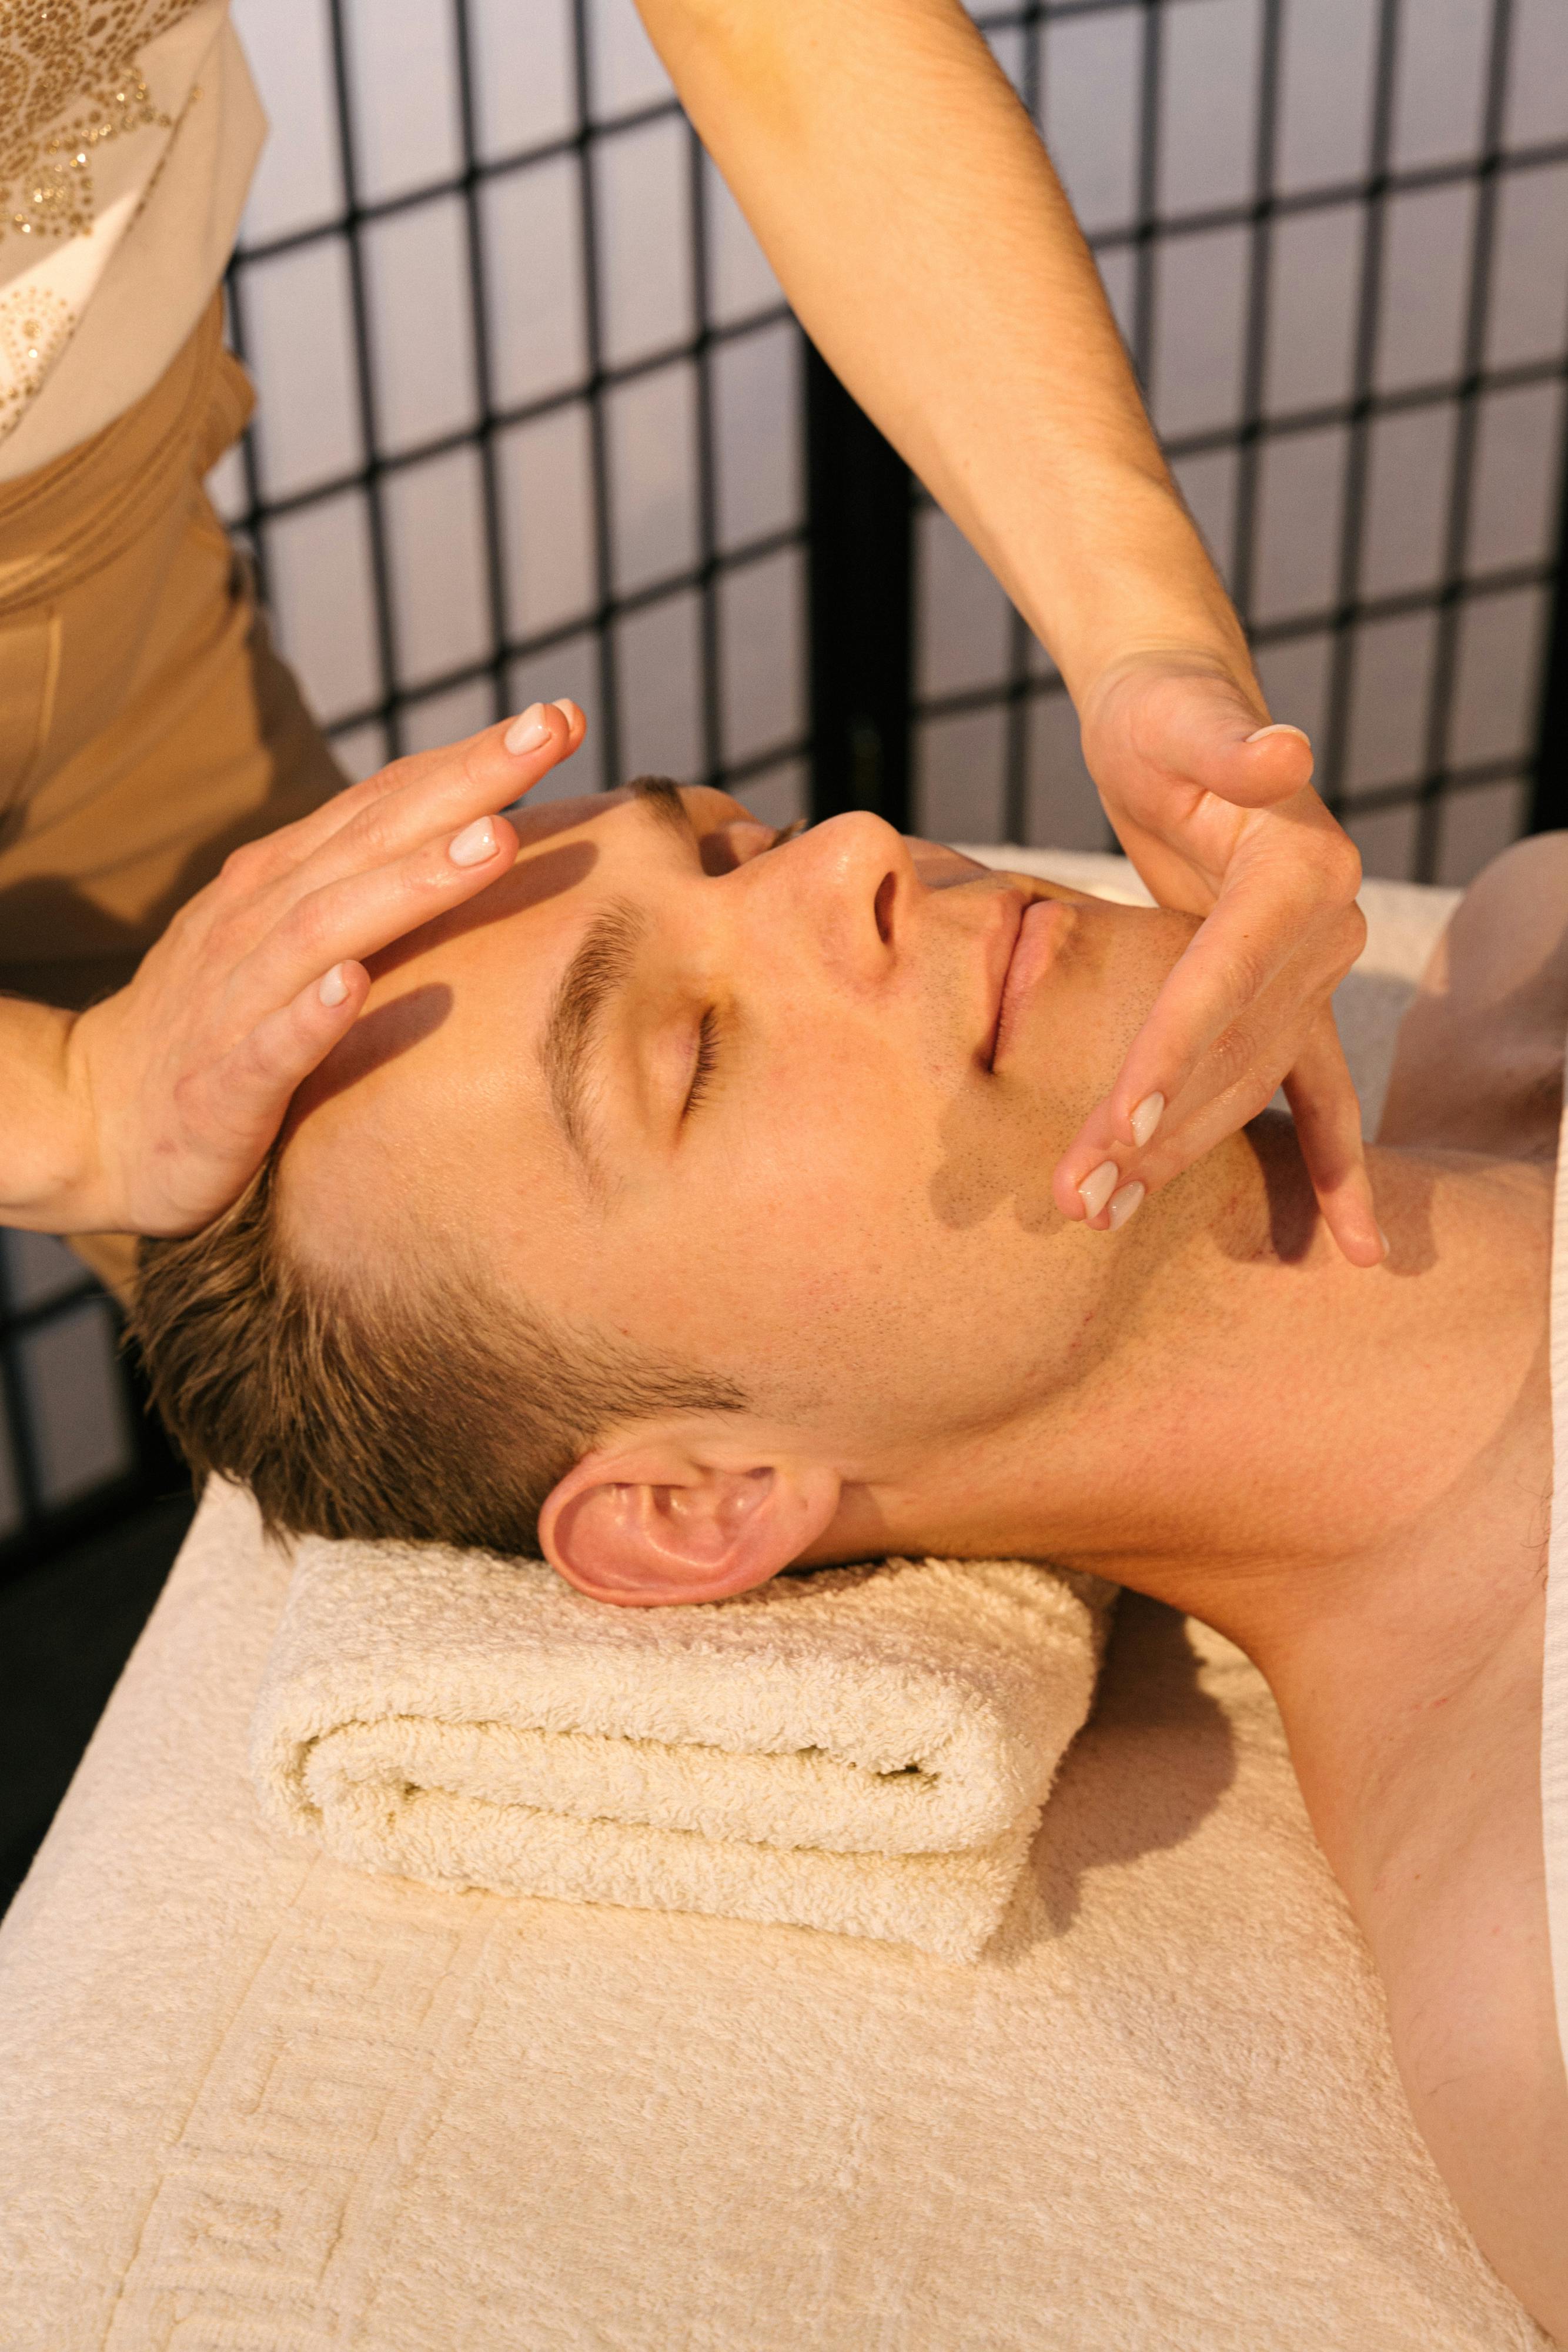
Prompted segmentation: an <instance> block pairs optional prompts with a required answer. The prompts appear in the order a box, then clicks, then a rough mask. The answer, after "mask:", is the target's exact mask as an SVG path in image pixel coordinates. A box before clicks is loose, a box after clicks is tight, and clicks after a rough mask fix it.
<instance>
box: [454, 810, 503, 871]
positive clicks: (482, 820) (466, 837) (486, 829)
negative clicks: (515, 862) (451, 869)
mask: <svg viewBox="0 0 1568 2352" xmlns="http://www.w3.org/2000/svg"><path fill="white" fill-rule="evenodd" d="M446 855H447V856H448V857H450V858H451V860H452V863H453V864H454V866H483V865H484V863H485V860H486V857H494V856H495V855H496V828H495V826H494V825H493V824H491V822H490V820H489V818H488V817H487V816H481V817H476V818H475V820H474V823H473V824H465V826H464V828H463V830H462V832H461V833H460V834H458V835H457V836H456V838H455V840H454V841H450V842H448V844H447V845H446Z"/></svg>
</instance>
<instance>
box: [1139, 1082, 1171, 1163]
mask: <svg viewBox="0 0 1568 2352" xmlns="http://www.w3.org/2000/svg"><path fill="white" fill-rule="evenodd" d="M1165 1108H1166V1098H1165V1097H1164V1095H1145V1097H1144V1099H1143V1101H1142V1102H1141V1103H1140V1104H1139V1105H1138V1108H1137V1109H1136V1110H1135V1111H1134V1113H1133V1140H1134V1143H1135V1144H1136V1145H1137V1147H1138V1149H1139V1150H1140V1151H1141V1150H1143V1148H1144V1146H1145V1143H1147V1141H1148V1139H1149V1138H1150V1136H1151V1135H1153V1133H1154V1131H1155V1128H1156V1127H1158V1125H1159V1123H1160V1120H1161V1118H1163V1117H1164V1116H1165Z"/></svg>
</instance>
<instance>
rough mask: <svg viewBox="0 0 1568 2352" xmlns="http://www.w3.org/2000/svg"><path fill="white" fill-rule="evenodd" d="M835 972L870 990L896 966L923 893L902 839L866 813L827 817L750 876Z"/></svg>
mask: <svg viewBox="0 0 1568 2352" xmlns="http://www.w3.org/2000/svg"><path fill="white" fill-rule="evenodd" d="M751 874H752V877H753V878H754V880H755V882H756V883H757V884H758V885H759V886H761V887H764V888H765V889H766V890H767V891H768V895H769V896H770V897H772V898H774V900H775V905H776V908H777V909H778V911H779V912H780V913H787V915H788V916H789V919H790V920H791V923H792V924H800V926H802V927H803V928H804V929H805V930H806V932H807V933H808V934H809V935H810V937H811V938H812V940H813V941H814V944H815V945H816V947H817V948H818V950H819V951H820V953H821V956H822V959H823V961H824V962H826V963H827V964H828V965H829V966H830V968H831V969H832V970H833V971H838V972H839V973H841V975H842V977H843V978H845V979H846V980H849V981H852V982H855V983H858V984H861V985H865V986H872V985H874V984H875V982H877V981H879V980H881V979H883V978H884V977H885V976H886V975H887V974H888V972H889V971H892V970H893V968H894V965H895V964H896V962H897V961H898V958H899V956H900V953H901V951H902V949H903V946H904V929H905V926H906V924H907V921H908V917H909V910H910V903H911V900H912V899H913V898H914V897H915V894H916V893H917V892H918V891H919V890H920V888H921V885H920V883H919V882H918V881H917V880H916V878H915V867H914V864H913V861H912V860H911V857H910V855H909V847H908V845H907V843H906V842H905V841H904V837H903V835H901V834H898V833H895V832H894V829H893V827H892V825H890V824H884V823H883V819H882V818H881V817H879V816H873V815H872V814H870V813H869V812H868V811H866V810H864V809H852V810H850V811H847V812H846V813H845V814H844V815H842V816H832V817H827V818H825V819H824V820H823V822H822V823H821V824H817V825H813V826H812V828H811V830H810V833H805V834H802V835H801V836H800V839H799V840H798V841H792V842H789V843H788V844H787V845H785V846H784V847H782V848H780V849H778V850H775V851H773V852H771V853H770V854H769V855H768V856H766V857H764V858H762V859H760V860H759V861H758V864H757V865H756V866H754V867H753V868H752V869H751Z"/></svg>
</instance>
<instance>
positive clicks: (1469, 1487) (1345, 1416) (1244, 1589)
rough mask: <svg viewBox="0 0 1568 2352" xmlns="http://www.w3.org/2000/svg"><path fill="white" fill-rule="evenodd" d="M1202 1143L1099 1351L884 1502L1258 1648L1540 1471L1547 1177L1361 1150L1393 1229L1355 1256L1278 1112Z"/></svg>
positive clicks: (1342, 1603) (1324, 1612)
mask: <svg viewBox="0 0 1568 2352" xmlns="http://www.w3.org/2000/svg"><path fill="white" fill-rule="evenodd" d="M1216 1157H1217V1160H1218V1161H1219V1164H1218V1166H1217V1167H1216V1168H1214V1169H1213V1170H1212V1171H1210V1176H1209V1180H1208V1181H1209V1185H1210V1188H1211V1189H1210V1190H1209V1192H1207V1196H1206V1200H1205V1208H1204V1214H1203V1216H1202V1218H1201V1219H1200V1220H1191V1219H1189V1220H1188V1221H1187V1223H1186V1225H1185V1226H1184V1224H1183V1222H1182V1220H1181V1218H1180V1216H1179V1214H1173V1216H1172V1219H1171V1223H1170V1225H1169V1227H1167V1229H1166V1231H1165V1232H1164V1233H1163V1234H1162V1233H1160V1232H1158V1231H1156V1230H1155V1229H1153V1228H1152V1229H1151V1233H1150V1236H1149V1243H1150V1245H1149V1248H1148V1250H1147V1253H1146V1255H1145V1257H1144V1258H1142V1259H1134V1260H1132V1261H1130V1271H1131V1273H1132V1275H1133V1276H1134V1281H1133V1284H1132V1286H1131V1293H1130V1296H1131V1299H1132V1305H1131V1307H1130V1311H1128V1312H1126V1314H1125V1316H1124V1327H1123V1337H1122V1339H1121V1341H1120V1344H1119V1345H1117V1346H1116V1347H1115V1348H1114V1349H1113V1350H1112V1351H1111V1352H1110V1353H1108V1355H1107V1356H1106V1358H1105V1360H1104V1361H1103V1363H1102V1364H1101V1365H1100V1366H1099V1368H1098V1369H1097V1370H1096V1371H1095V1372H1094V1373H1093V1374H1092V1375H1091V1376H1090V1378H1089V1379H1087V1380H1086V1381H1084V1382H1083V1384H1082V1386H1081V1387H1080V1388H1078V1389H1076V1390H1075V1391H1073V1392H1072V1393H1071V1395H1068V1396H1065V1397H1060V1398H1046V1399H1043V1400H1030V1401H1027V1402H1025V1403H1024V1404H1023V1405H1022V1406H1021V1407H1020V1410H1019V1412H1018V1414H1017V1415H1016V1416H1015V1417H1014V1418H1013V1419H1012V1420H1010V1421H1009V1423H1008V1424H1007V1425H1006V1426H1005V1427H1002V1428H999V1429H997V1430H994V1431H991V1432H989V1433H987V1434H986V1436H985V1437H983V1438H982V1439H980V1440H977V1441H976V1442H974V1443H972V1444H968V1445H967V1446H966V1447H965V1448H964V1449H963V1450H962V1451H961V1452H956V1453H955V1454H953V1455H952V1456H950V1457H949V1458H947V1459H946V1460H944V1461H941V1462H938V1463H936V1464H928V1465H924V1466H923V1468H922V1469H921V1470H920V1472H919V1473H918V1474H917V1475H916V1476H915V1478H914V1479H913V1480H912V1482H911V1484H910V1486H909V1487H908V1488H907V1489H906V1490H905V1491H904V1492H903V1493H900V1492H899V1491H898V1488H897V1486H896V1485H894V1486H892V1487H891V1488H889V1489H884V1490H883V1492H882V1493H881V1495H880V1496H879V1504H880V1506H881V1508H882V1511H883V1519H884V1524H885V1525H886V1526H887V1528H888V1529H889V1533H890V1537H891V1542H890V1544H889V1546H888V1548H898V1547H899V1546H900V1545H903V1544H905V1543H907V1545H908V1547H909V1548H910V1549H924V1550H927V1551H940V1550H943V1549H950V1550H952V1551H953V1552H955V1553H958V1554H963V1555H966V1556H968V1557H971V1558H974V1557H979V1556H982V1555H995V1556H1008V1555H1019V1556H1023V1557H1030V1558H1046V1559H1055V1560H1058V1561H1061V1562H1062V1563H1064V1564H1067V1565H1071V1566H1077V1567H1082V1568H1085V1569H1090V1570H1094V1571H1096V1572H1098V1573H1100V1574H1103V1575H1106V1576H1109V1577H1112V1578H1113V1579H1114V1580H1117V1581H1118V1582H1121V1583H1124V1584H1128V1585H1131V1586H1133V1587H1134V1588H1135V1589H1137V1590H1140V1591H1145V1592H1148V1593H1151V1594H1153V1595H1154V1596H1155V1597H1156V1598H1158V1599H1161V1600H1165V1601H1170V1602H1171V1603H1173V1604H1174V1605H1175V1606H1176V1607H1179V1608H1182V1609H1186V1610H1191V1611H1192V1612H1195V1613H1196V1614H1197V1615H1199V1616H1201V1617H1203V1618H1205V1619H1207V1622H1210V1623H1212V1624H1215V1625H1217V1626H1218V1627H1219V1628H1220V1630H1221V1631H1223V1632H1226V1633H1229V1634H1230V1635H1231V1636H1232V1638H1233V1639H1235V1640H1237V1641H1238V1642H1239V1643H1241V1645H1242V1646H1243V1647H1244V1648H1247V1649H1248V1650H1249V1652H1250V1653H1251V1654H1253V1655H1254V1656H1255V1657H1258V1658H1259V1660H1260V1663H1263V1664H1265V1665H1266V1670H1267V1655H1268V1654H1273V1653H1277V1652H1278V1650H1279V1649H1280V1647H1281V1643H1285V1642H1287V1641H1288V1640H1289V1639H1290V1637H1291V1631H1292V1629H1293V1628H1295V1627H1298V1626H1300V1625H1302V1624H1306V1623H1312V1624H1314V1625H1322V1623H1324V1622H1332V1621H1333V1619H1334V1618H1335V1616H1336V1614H1338V1613H1340V1612H1358V1611H1361V1612H1364V1609H1365V1607H1366V1606H1367V1604H1368V1598H1369V1594H1371V1593H1372V1592H1373V1591H1374V1588H1375V1589H1376V1590H1377V1591H1384V1590H1386V1591H1387V1593H1388V1601H1389V1606H1390V1608H1391V1609H1396V1608H1398V1607H1401V1606H1403V1605H1404V1604H1405V1601H1406V1600H1407V1598H1408V1595H1407V1593H1406V1591H1405V1589H1404V1587H1402V1586H1399V1585H1398V1572H1399V1571H1400V1570H1401V1568H1402V1564H1403V1563H1405V1562H1406V1561H1407V1560H1409V1559H1412V1558H1413V1557H1414V1556H1415V1555H1416V1554H1419V1553H1420V1552H1421V1549H1422V1546H1423V1544H1424V1543H1425V1542H1426V1541H1427V1534H1428V1533H1429V1530H1430V1529H1431V1528H1432V1527H1433V1526H1434V1525H1435V1524H1437V1523H1438V1522H1439V1521H1446V1522H1448V1523H1452V1520H1453V1515H1454V1513H1455V1512H1456V1511H1457V1510H1458V1509H1459V1508H1460V1507H1461V1506H1462V1505H1463V1504H1464V1503H1465V1498H1467V1497H1469V1499H1470V1502H1471V1503H1472V1504H1473V1503H1474V1502H1475V1498H1476V1496H1477V1495H1478V1493H1479V1491H1480V1490H1481V1489H1484V1488H1485V1486H1486V1481H1487V1479H1488V1477H1489V1476H1496V1475H1500V1474H1501V1475H1508V1476H1510V1477H1511V1478H1513V1479H1514V1480H1515V1481H1517V1478H1518V1477H1520V1476H1522V1477H1523V1478H1524V1479H1525V1480H1526V1481H1528V1480H1529V1478H1531V1476H1533V1475H1534V1471H1533V1468H1532V1466H1531V1465H1532V1464H1533V1461H1534V1455H1533V1454H1531V1446H1532V1445H1533V1444H1535V1442H1536V1441H1535V1437H1534V1436H1532V1435H1531V1432H1532V1431H1533V1429H1534V1424H1535V1423H1536V1422H1537V1421H1540V1422H1541V1423H1542V1428H1541V1430H1540V1432H1539V1437H1540V1441H1541V1443H1542V1444H1544V1443H1545V1442H1546V1438H1547V1432H1546V1430H1545V1427H1544V1414H1543V1411H1542V1407H1543V1402H1544V1397H1545V1375H1544V1343H1545V1315H1546V1297H1547V1253H1548V1250H1549V1244H1550V1225H1551V1209H1550V1188H1549V1186H1548V1184H1547V1182H1546V1181H1545V1179H1544V1174H1543V1171H1540V1170H1537V1169H1531V1168H1524V1167H1521V1166H1519V1165H1518V1164H1515V1163H1510V1162H1501V1161H1489V1160H1480V1159H1478V1158H1473V1157H1470V1156H1468V1155H1452V1156H1446V1157H1441V1158H1438V1157H1428V1158H1419V1159H1418V1158H1416V1156H1414V1155H1413V1154H1411V1153H1408V1152H1404V1151H1386V1152H1379V1151H1374V1152H1373V1154H1372V1155H1371V1158H1372V1162H1373V1176H1374V1183H1375V1191H1376V1197H1377V1203H1378V1213H1379V1217H1380V1219H1381V1221H1382V1223H1383V1224H1384V1226H1385V1230H1386V1231H1387V1233H1388V1235H1389V1239H1390V1243H1391V1255H1390V1258H1389V1261H1388V1264H1387V1265H1386V1266H1385V1267H1383V1268H1380V1269H1378V1270H1376V1271H1375V1272H1370V1273H1369V1272H1367V1271H1365V1270H1364V1269H1359V1268H1355V1267H1353V1266H1350V1265H1347V1264H1346V1263H1345V1261H1344V1260H1343V1258H1342V1257H1341V1256H1340V1255H1339V1253H1338V1251H1337V1249H1336V1247H1335V1246H1334V1244H1333V1241H1332V1239H1331V1238H1330V1236H1329V1234H1327V1231H1326V1229H1325V1228H1324V1227H1323V1225H1322V1222H1321V1220H1320V1219H1319V1218H1318V1217H1317V1215H1316V1213H1315V1208H1314V1204H1313V1202H1312V1195H1311V1192H1310V1190H1309V1189H1308V1186H1307V1182H1306V1178H1305V1174H1304V1171H1302V1168H1301V1160H1300V1155H1299V1153H1298V1151H1297V1150H1296V1146H1295V1141H1294V1136H1293V1131H1292V1130H1291V1129H1290V1127H1289V1125H1288V1124H1287V1123H1285V1122H1283V1121H1277V1122H1276V1121H1260V1122H1257V1123H1256V1124H1255V1125H1254V1127H1253V1129H1251V1130H1250V1131H1249V1135H1248V1136H1247V1137H1245V1138H1238V1139H1236V1142H1235V1143H1234V1145H1232V1146H1230V1147H1228V1152H1227V1155H1217V1156H1216ZM1521 1423H1522V1424H1526V1426H1525V1427H1524V1430H1523V1434H1522V1435H1521ZM1483 1500H1484V1496H1483ZM1428 1548H1429V1547H1428ZM1380 1580H1381V1581H1380ZM1396 1587H1398V1590H1397V1591H1396Z"/></svg>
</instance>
